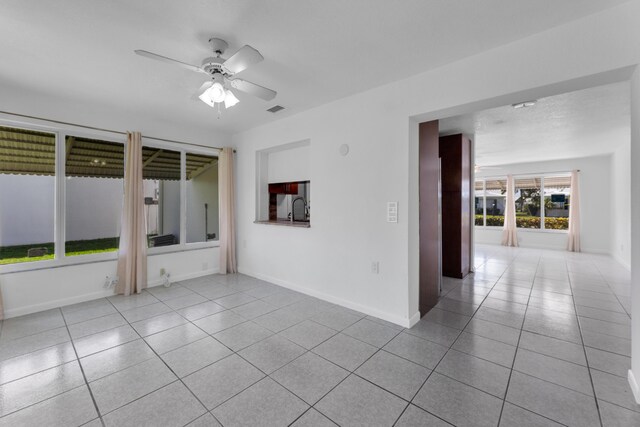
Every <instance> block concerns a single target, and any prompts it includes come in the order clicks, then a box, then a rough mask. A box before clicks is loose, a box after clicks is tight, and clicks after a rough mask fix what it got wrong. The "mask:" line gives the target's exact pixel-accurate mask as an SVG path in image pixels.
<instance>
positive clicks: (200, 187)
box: [187, 153, 220, 243]
mask: <svg viewBox="0 0 640 427" xmlns="http://www.w3.org/2000/svg"><path fill="white" fill-rule="evenodd" d="M219 235H220V232H219V230H218V158H217V157H213V156H204V155H200V154H191V153H187V243H194V242H206V241H213V240H218V237H219Z"/></svg>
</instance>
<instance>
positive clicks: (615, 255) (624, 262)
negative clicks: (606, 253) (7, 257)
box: [610, 253, 631, 271]
mask: <svg viewBox="0 0 640 427" xmlns="http://www.w3.org/2000/svg"><path fill="white" fill-rule="evenodd" d="M610 255H611V257H612V258H613V259H615V260H616V261H618V262H619V263H620V264H621V265H622V266H623V267H624V268H626V269H627V270H629V271H631V264H629V263H628V262H627V261H625V260H623V259H622V258H621V257H620V256H618V255H617V254H613V253H612V254H610Z"/></svg>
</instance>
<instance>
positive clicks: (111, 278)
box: [102, 276, 118, 289]
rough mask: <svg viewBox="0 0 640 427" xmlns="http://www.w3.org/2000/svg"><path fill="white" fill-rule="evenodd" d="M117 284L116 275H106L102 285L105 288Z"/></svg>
mask: <svg viewBox="0 0 640 427" xmlns="http://www.w3.org/2000/svg"><path fill="white" fill-rule="evenodd" d="M117 284H118V276H107V277H105V279H104V285H102V287H103V288H105V289H111V288H114V287H115V286H116V285H117Z"/></svg>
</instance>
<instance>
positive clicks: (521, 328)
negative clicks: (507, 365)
mask: <svg viewBox="0 0 640 427" xmlns="http://www.w3.org/2000/svg"><path fill="white" fill-rule="evenodd" d="M515 259H517V256H516V257H515V258H514V259H513V260H512V261H511V263H509V265H513V262H514V261H515ZM540 259H541V258H538V262H537V263H536V273H537V272H538V269H539V268H540ZM507 269H508V267H507ZM505 271H506V270H505ZM536 273H534V275H533V282H532V286H531V289H530V291H529V296H528V297H527V304H526V308H525V309H524V314H523V316H522V323H521V325H520V332H519V334H518V341H517V342H516V346H515V347H516V351H515V353H514V354H513V361H512V362H511V369H510V370H509V378H508V379H507V386H506V387H505V389H504V397H503V399H502V406H501V408H500V415H499V416H498V425H499V424H500V422H501V421H502V414H503V413H504V405H505V403H506V401H507V394H508V393H509V386H510V385H511V376H512V375H513V368H514V366H515V364H516V358H517V357H518V350H519V348H520V339H521V338H522V331H523V329H524V323H525V322H526V320H527V311H528V310H529V301H530V300H531V294H532V293H533V288H534V287H535V275H536ZM501 277H502V276H501Z"/></svg>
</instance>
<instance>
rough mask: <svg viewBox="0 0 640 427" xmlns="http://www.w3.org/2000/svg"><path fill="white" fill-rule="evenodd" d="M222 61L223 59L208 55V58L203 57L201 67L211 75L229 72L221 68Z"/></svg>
mask: <svg viewBox="0 0 640 427" xmlns="http://www.w3.org/2000/svg"><path fill="white" fill-rule="evenodd" d="M223 62H224V59H222V58H220V57H219V56H218V57H209V58H205V59H204V60H203V61H202V68H203V69H204V70H205V71H206V72H207V73H209V74H211V75H212V76H213V75H214V74H224V75H228V74H229V73H228V72H227V71H226V70H224V69H223V68H222V63H223Z"/></svg>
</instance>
